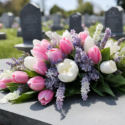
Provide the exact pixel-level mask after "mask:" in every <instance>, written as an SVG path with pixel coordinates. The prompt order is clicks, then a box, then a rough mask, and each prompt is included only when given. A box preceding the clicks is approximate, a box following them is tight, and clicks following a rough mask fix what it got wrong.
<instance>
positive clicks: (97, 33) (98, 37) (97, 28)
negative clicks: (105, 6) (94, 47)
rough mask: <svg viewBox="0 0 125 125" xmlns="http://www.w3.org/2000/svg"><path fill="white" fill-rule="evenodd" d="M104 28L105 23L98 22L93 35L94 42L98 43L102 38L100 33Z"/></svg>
mask: <svg viewBox="0 0 125 125" xmlns="http://www.w3.org/2000/svg"><path fill="white" fill-rule="evenodd" d="M102 29H103V25H102V24H98V25H97V26H96V31H95V33H94V35H93V40H94V42H96V43H97V42H98V41H99V40H100V34H101V31H102Z"/></svg>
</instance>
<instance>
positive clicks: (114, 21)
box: [105, 6, 125, 39]
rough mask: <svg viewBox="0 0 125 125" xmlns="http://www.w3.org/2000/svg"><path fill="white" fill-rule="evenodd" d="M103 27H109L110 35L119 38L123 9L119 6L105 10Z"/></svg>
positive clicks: (121, 31)
mask: <svg viewBox="0 0 125 125" xmlns="http://www.w3.org/2000/svg"><path fill="white" fill-rule="evenodd" d="M105 27H109V28H110V29H111V31H112V36H114V38H116V39H119V38H121V37H123V36H125V35H124V34H123V9H122V7H120V6H117V7H112V8H110V9H109V10H108V11H106V12H105Z"/></svg>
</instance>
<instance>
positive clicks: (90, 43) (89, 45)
mask: <svg viewBox="0 0 125 125" xmlns="http://www.w3.org/2000/svg"><path fill="white" fill-rule="evenodd" d="M93 46H94V41H93V39H92V38H91V36H87V38H86V39H85V42H84V51H85V52H86V53H88V51H89V49H90V48H92V47H93Z"/></svg>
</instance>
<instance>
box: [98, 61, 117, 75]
mask: <svg viewBox="0 0 125 125" xmlns="http://www.w3.org/2000/svg"><path fill="white" fill-rule="evenodd" d="M100 70H101V72H102V73H104V74H111V73H114V72H115V71H117V67H116V63H115V62H114V61H112V60H109V61H105V62H103V63H101V65H100Z"/></svg>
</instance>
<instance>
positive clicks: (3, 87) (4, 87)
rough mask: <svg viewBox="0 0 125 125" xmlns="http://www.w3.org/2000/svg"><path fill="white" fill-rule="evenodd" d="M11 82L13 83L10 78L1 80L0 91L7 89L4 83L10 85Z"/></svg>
mask: <svg viewBox="0 0 125 125" xmlns="http://www.w3.org/2000/svg"><path fill="white" fill-rule="evenodd" d="M11 82H13V79H12V78H4V79H1V80H0V89H6V88H7V85H6V83H11Z"/></svg>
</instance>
